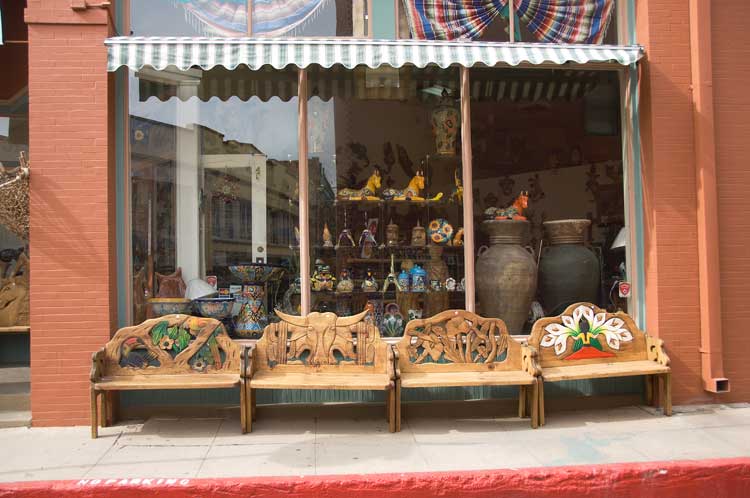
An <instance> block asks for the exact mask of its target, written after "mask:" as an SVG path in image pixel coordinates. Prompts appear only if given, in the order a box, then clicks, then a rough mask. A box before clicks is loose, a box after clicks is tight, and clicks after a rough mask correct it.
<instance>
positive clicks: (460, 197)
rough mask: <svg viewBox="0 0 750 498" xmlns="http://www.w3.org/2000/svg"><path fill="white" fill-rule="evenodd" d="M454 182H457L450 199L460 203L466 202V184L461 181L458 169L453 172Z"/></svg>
mask: <svg viewBox="0 0 750 498" xmlns="http://www.w3.org/2000/svg"><path fill="white" fill-rule="evenodd" d="M453 182H454V183H455V184H456V188H455V190H453V193H452V194H451V197H450V199H449V200H450V201H451V202H456V203H458V204H463V203H464V186H463V184H462V183H461V178H459V177H458V170H456V171H454V172H453Z"/></svg>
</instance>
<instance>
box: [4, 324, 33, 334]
mask: <svg viewBox="0 0 750 498" xmlns="http://www.w3.org/2000/svg"><path fill="white" fill-rule="evenodd" d="M29 332H31V327H29V326H28V325H17V326H15V327H0V334H28V333H29Z"/></svg>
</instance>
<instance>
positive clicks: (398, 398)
mask: <svg viewBox="0 0 750 498" xmlns="http://www.w3.org/2000/svg"><path fill="white" fill-rule="evenodd" d="M394 404H395V405H396V406H394V407H393V411H394V418H395V419H396V432H401V379H396V402H395V403H394Z"/></svg>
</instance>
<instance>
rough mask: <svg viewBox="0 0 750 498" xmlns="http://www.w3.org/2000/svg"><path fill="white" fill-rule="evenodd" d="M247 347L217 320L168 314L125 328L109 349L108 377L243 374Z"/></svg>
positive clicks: (106, 353)
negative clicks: (242, 369) (244, 355)
mask: <svg viewBox="0 0 750 498" xmlns="http://www.w3.org/2000/svg"><path fill="white" fill-rule="evenodd" d="M241 357H242V346H240V345H238V344H235V343H234V342H233V341H232V340H231V339H230V338H229V335H228V334H227V332H226V330H225V329H224V325H222V323H221V322H220V321H218V320H215V319H213V318H197V317H192V316H189V315H166V316H162V317H159V318H153V319H150V320H146V321H145V322H143V323H141V324H140V325H135V326H132V327H125V328H122V329H120V330H118V331H117V333H116V334H115V335H114V337H112V339H110V341H109V342H108V343H107V344H106V345H105V346H104V355H100V356H99V357H98V358H99V361H100V362H101V364H100V365H99V367H100V371H101V372H102V373H103V375H104V376H132V375H164V374H179V373H205V374H217V373H224V374H226V373H239V372H240V365H241V363H242V358H241Z"/></svg>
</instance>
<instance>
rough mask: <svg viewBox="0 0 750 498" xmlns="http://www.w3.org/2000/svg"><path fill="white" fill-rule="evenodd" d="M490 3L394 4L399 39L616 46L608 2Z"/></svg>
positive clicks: (612, 12)
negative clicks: (602, 44) (603, 44)
mask: <svg viewBox="0 0 750 498" xmlns="http://www.w3.org/2000/svg"><path fill="white" fill-rule="evenodd" d="M509 3H510V2H506V1H502V2H498V1H496V0H485V1H472V2H420V1H415V0H399V1H398V4H397V7H396V8H397V13H396V14H397V16H398V17H397V19H398V34H397V36H398V37H399V38H416V39H427V40H455V39H463V40H479V41H492V42H507V41H510V33H511V22H510V19H511V17H512V19H513V23H512V24H513V27H512V29H513V39H514V41H516V42H526V43H531V42H543V43H591V44H601V43H605V44H616V43H618V38H617V8H616V6H615V1H614V0H583V1H576V2H571V1H570V0H549V1H545V2H535V1H529V0H514V2H513V5H514V11H513V15H512V16H511V15H510V12H509Z"/></svg>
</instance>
